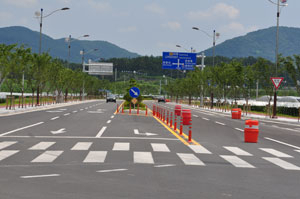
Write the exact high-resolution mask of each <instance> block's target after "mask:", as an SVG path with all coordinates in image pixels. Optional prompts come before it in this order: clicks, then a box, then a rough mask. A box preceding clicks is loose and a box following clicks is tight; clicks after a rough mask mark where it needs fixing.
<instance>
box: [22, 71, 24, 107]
mask: <svg viewBox="0 0 300 199" xmlns="http://www.w3.org/2000/svg"><path fill="white" fill-rule="evenodd" d="M23 106H24V70H23V75H22V108H23Z"/></svg>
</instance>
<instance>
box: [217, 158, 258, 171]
mask: <svg viewBox="0 0 300 199" xmlns="http://www.w3.org/2000/svg"><path fill="white" fill-rule="evenodd" d="M220 157H222V158H223V159H224V160H226V161H228V162H229V163H231V164H232V165H233V166H235V167H240V168H255V166H253V165H251V164H249V163H248V162H246V161H245V160H242V159H241V158H239V157H237V156H234V155H220Z"/></svg>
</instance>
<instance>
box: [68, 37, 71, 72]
mask: <svg viewBox="0 0 300 199" xmlns="http://www.w3.org/2000/svg"><path fill="white" fill-rule="evenodd" d="M70 51H71V35H69V39H68V68H70V54H71V53H70Z"/></svg>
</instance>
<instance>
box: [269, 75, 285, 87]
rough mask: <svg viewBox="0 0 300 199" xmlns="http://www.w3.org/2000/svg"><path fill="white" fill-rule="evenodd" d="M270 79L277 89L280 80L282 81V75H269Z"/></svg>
mask: <svg viewBox="0 0 300 199" xmlns="http://www.w3.org/2000/svg"><path fill="white" fill-rule="evenodd" d="M271 80H272V82H273V84H274V86H275V88H276V90H277V89H278V88H279V86H280V84H281V82H282V81H283V77H271Z"/></svg>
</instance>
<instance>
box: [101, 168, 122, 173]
mask: <svg viewBox="0 0 300 199" xmlns="http://www.w3.org/2000/svg"><path fill="white" fill-rule="evenodd" d="M127 170H128V169H111V170H100V171H97V172H99V173H109V172H115V171H127Z"/></svg>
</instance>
